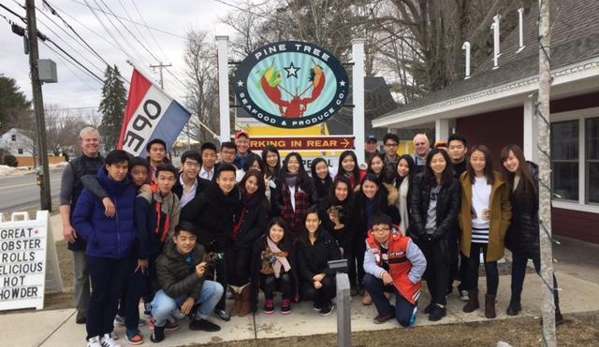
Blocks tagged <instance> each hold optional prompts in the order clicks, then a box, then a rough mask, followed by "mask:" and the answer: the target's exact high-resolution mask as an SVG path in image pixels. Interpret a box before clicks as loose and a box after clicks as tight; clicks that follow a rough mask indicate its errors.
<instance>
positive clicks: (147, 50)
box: [94, 0, 160, 61]
mask: <svg viewBox="0 0 599 347" xmlns="http://www.w3.org/2000/svg"><path fill="white" fill-rule="evenodd" d="M94 1H95V0H94ZM100 1H101V2H102V4H104V6H105V7H106V9H107V10H108V11H109V12H110V13H111V14H112V15H113V16H114V18H116V20H117V21H118V22H119V23H121V25H122V26H123V27H124V28H125V30H127V32H128V33H129V34H131V36H133V39H135V41H137V43H139V44H140V46H142V47H143V48H144V49H145V50H146V52H148V53H149V54H150V55H151V56H152V58H154V59H155V60H156V61H160V59H158V58H157V57H156V56H155V55H154V53H152V51H150V50H149V49H148V47H146V45H144V44H143V43H142V42H141V41H140V40H139V39H138V38H137V36H135V34H134V33H133V32H132V31H131V30H129V28H128V27H127V26H126V25H125V24H124V23H123V21H122V20H120V19H119V17H117V16H116V15H115V14H114V12H113V11H112V9H111V8H110V7H109V6H108V5H107V4H106V2H105V1H104V0H100ZM125 12H126V10H125ZM127 15H128V14H127ZM111 23H112V21H111ZM114 27H115V29H117V28H116V26H114ZM117 31H119V34H120V30H119V29H117ZM121 36H123V35H122V34H121Z"/></svg>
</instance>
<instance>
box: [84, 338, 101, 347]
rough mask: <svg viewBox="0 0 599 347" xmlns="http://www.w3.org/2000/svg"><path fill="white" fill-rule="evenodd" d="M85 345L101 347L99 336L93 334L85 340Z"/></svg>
mask: <svg viewBox="0 0 599 347" xmlns="http://www.w3.org/2000/svg"><path fill="white" fill-rule="evenodd" d="M87 347H102V345H101V344H100V336H94V337H91V338H89V339H88V340H87Z"/></svg>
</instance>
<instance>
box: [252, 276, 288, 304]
mask: <svg viewBox="0 0 599 347" xmlns="http://www.w3.org/2000/svg"><path fill="white" fill-rule="evenodd" d="M260 288H262V290H263V291H264V297H265V298H266V299H272V298H274V296H275V291H276V290H278V289H280V290H281V291H282V292H283V299H287V300H291V296H292V295H293V289H292V288H293V286H292V279H291V275H290V274H289V273H288V272H286V273H282V274H281V276H280V277H279V278H276V277H275V275H262V274H261V275H260Z"/></svg>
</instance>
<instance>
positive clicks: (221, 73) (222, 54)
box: [216, 36, 231, 143]
mask: <svg viewBox="0 0 599 347" xmlns="http://www.w3.org/2000/svg"><path fill="white" fill-rule="evenodd" d="M216 45H217V49H218V110H219V114H220V142H221V143H223V142H227V141H230V138H231V125H230V124H229V122H230V120H229V117H230V116H229V60H228V57H229V36H217V37H216Z"/></svg>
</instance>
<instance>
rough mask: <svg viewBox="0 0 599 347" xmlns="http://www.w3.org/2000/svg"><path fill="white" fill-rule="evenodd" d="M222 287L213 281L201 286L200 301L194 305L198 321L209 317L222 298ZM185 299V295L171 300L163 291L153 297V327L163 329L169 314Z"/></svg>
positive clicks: (205, 282)
mask: <svg viewBox="0 0 599 347" xmlns="http://www.w3.org/2000/svg"><path fill="white" fill-rule="evenodd" d="M223 292H224V289H223V286H222V285H221V284H220V283H218V282H214V281H208V280H206V281H204V284H203V285H202V291H201V293H200V301H199V302H196V305H198V304H199V305H200V307H199V308H198V311H197V312H196V317H198V318H200V319H206V318H208V317H210V313H212V311H213V310H214V307H216V304H217V303H218V301H219V300H220V298H221V297H222V296H223ZM185 299H187V296H186V295H182V296H180V297H178V298H171V297H170V296H168V295H166V293H165V292H164V290H162V289H161V290H159V291H158V293H156V295H154V301H152V317H154V319H155V321H156V322H155V325H156V326H158V327H163V326H164V325H165V324H166V321H167V319H168V318H169V317H171V312H172V311H174V310H176V309H178V308H180V307H181V305H183V302H185Z"/></svg>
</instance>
